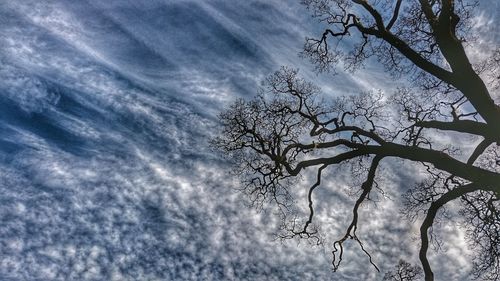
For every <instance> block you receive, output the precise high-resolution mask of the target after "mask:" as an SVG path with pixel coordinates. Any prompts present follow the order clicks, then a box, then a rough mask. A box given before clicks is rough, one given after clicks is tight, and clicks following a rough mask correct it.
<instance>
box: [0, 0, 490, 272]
mask: <svg viewBox="0 0 500 281" xmlns="http://www.w3.org/2000/svg"><path fill="white" fill-rule="evenodd" d="M491 5H493V6H495V5H496V4H491ZM496 7H498V5H496ZM493 10H495V9H493ZM482 16H483V19H484V20H485V22H486V23H487V22H488V21H492V20H493V18H494V16H495V14H494V13H492V12H491V10H490V12H485V13H484V14H482ZM496 16H498V13H497V14H496ZM486 25H487V24H486ZM318 31H319V27H318V26H317V25H316V23H315V22H314V21H313V20H312V19H311V18H310V17H309V16H308V14H307V11H306V10H305V9H304V7H302V6H301V5H299V4H298V1H278V0H272V1H263V0H248V1H224V0H218V1H217V0H207V1H201V0H200V1H187V0H179V1H170V0H163V1H160V0H148V1H129V0H108V1H92V0H79V1H70V0H54V1H52V0H47V1H40V0H12V1H10V0H6V1H1V3H0V42H1V44H0V132H1V134H0V182H1V185H0V202H1V204H0V219H1V220H0V221H1V223H0V279H1V280H380V279H381V277H382V275H383V274H377V273H376V272H375V270H374V269H373V268H371V267H369V266H367V264H368V261H367V259H366V257H364V256H363V255H361V253H359V251H358V250H357V249H356V247H354V246H353V247H352V248H351V249H348V253H346V256H345V264H344V268H342V269H341V271H340V272H338V273H335V274H333V273H332V272H331V266H330V262H331V254H330V250H331V249H330V248H329V246H328V244H327V245H326V246H325V247H324V248H322V247H311V246H310V245H308V243H307V242H306V241H302V242H301V243H300V244H298V243H297V241H287V242H284V243H280V242H277V241H274V236H273V233H274V230H275V228H276V225H277V221H276V220H277V217H276V216H275V215H273V210H272V208H269V209H265V210H263V211H261V212H258V211H257V210H255V209H254V208H252V207H249V206H248V202H247V201H245V198H243V197H242V196H241V194H239V193H238V192H237V191H236V189H237V187H238V181H237V179H234V178H231V176H230V175H229V173H228V172H227V171H228V169H229V167H228V166H227V163H224V162H223V161H222V160H221V159H220V157H219V156H218V155H216V154H214V153H213V152H212V151H211V150H210V149H209V148H208V142H207V140H208V139H209V138H210V137H212V136H214V134H215V133H216V131H217V128H218V127H217V126H218V123H217V117H216V116H217V114H218V112H220V111H221V110H223V109H224V108H225V107H226V106H228V105H229V104H230V103H231V102H232V101H234V100H235V99H236V98H240V97H242V98H247V99H249V98H251V97H252V96H254V95H255V94H256V93H257V91H258V89H259V87H260V86H261V85H262V81H263V79H264V78H265V77H266V76H267V75H269V74H270V73H272V72H273V71H275V70H277V69H278V68H279V67H280V66H282V65H290V66H293V67H298V68H300V69H301V73H302V74H303V75H304V76H306V77H308V78H310V79H314V80H316V81H317V82H318V83H319V84H320V85H322V86H323V87H324V88H325V89H326V95H331V96H337V95H340V94H354V93H356V92H359V91H363V90H367V89H370V88H375V89H383V90H384V89H390V88H391V87H393V86H394V85H395V84H394V83H393V82H392V81H391V80H390V79H389V78H388V76H385V75H384V74H383V73H381V72H380V69H379V68H377V66H376V65H375V64H374V65H371V64H368V65H367V67H366V69H365V70H362V71H360V72H359V73H357V74H356V76H352V75H350V74H347V73H344V72H341V73H340V74H339V76H337V77H336V78H335V80H333V79H332V78H331V76H328V75H320V76H316V74H314V73H313V72H312V67H311V66H310V65H309V64H308V62H307V61H305V60H302V59H301V58H299V57H298V55H297V54H298V53H299V52H300V50H301V47H302V45H303V42H304V37H306V36H312V35H317V34H318ZM494 31H495V32H496V33H497V34H498V29H496V30H494ZM491 37H494V36H491ZM484 38H485V39H484V40H485V42H486V43H488V42H489V41H488V40H490V39H488V38H489V36H485V37H484ZM476 55H477V56H480V55H481V54H476ZM388 169H389V171H390V173H388V174H391V175H392V177H391V182H390V183H387V184H388V186H392V187H394V190H396V191H397V190H398V189H399V188H401V186H402V185H403V184H400V183H402V182H403V181H402V179H404V178H405V175H404V174H405V172H404V171H397V170H390V169H391V167H388ZM305 178H306V180H307V176H306V177H305ZM301 184H305V185H307V182H306V183H301ZM299 186H300V184H299ZM322 192H323V193H322V196H321V197H322V198H324V200H323V201H321V202H320V203H318V204H319V205H318V206H319V208H320V209H319V210H320V211H319V213H318V214H319V218H320V219H322V220H323V221H324V226H323V231H324V233H325V235H326V236H327V240H328V239H334V238H338V237H339V235H340V234H341V231H343V229H344V228H345V226H346V222H347V219H348V218H349V217H348V214H349V213H350V207H347V208H342V206H349V202H352V201H353V200H354V199H353V198H352V197H349V196H348V195H347V194H346V192H345V188H342V187H339V186H336V185H335V184H334V183H333V182H332V183H326V184H325V188H324V190H323V191H322ZM390 193H391V192H390V191H389V194H390ZM394 193H395V194H396V192H394ZM393 199H394V200H384V201H383V202H380V203H379V206H378V207H377V208H375V206H367V207H366V213H365V214H364V215H365V217H364V220H365V224H364V226H363V227H362V228H364V230H365V231H366V233H373V234H376V235H373V237H366V239H367V241H368V243H369V245H371V250H372V252H374V257H375V258H376V260H375V261H376V262H377V263H378V264H379V266H380V268H381V269H382V271H386V270H387V269H389V268H391V267H392V266H393V265H395V264H396V263H397V261H398V259H400V258H405V259H407V260H409V261H416V255H415V245H413V244H415V243H414V240H412V239H414V238H415V233H414V229H413V228H414V226H413V225H411V224H409V223H408V222H406V221H404V220H403V218H401V219H400V220H398V219H397V220H394V219H393V218H392V219H391V218H384V216H383V213H384V212H397V210H398V208H400V205H399V203H398V199H399V198H398V197H395V198H393ZM298 200H300V199H298ZM334 200H335V201H334ZM331 202H337V203H336V205H335V207H334V208H332V203H331ZM443 229H444V230H443V231H444V233H445V234H446V235H450V237H451V238H450V240H451V241H452V243H450V244H451V245H447V249H448V251H443V252H441V253H440V254H438V255H436V256H433V257H432V259H431V261H433V262H436V263H440V264H444V265H445V266H444V268H443V269H441V271H440V274H443V275H442V276H449V277H450V278H452V279H453V278H455V279H456V280H459V279H460V278H461V276H465V274H466V273H467V270H468V269H469V268H467V266H469V265H468V264H467V261H466V258H464V256H466V254H467V250H466V249H463V247H460V243H461V242H460V241H461V240H460V238H461V237H460V235H461V234H460V233H459V232H456V231H454V230H449V229H447V228H446V227H443ZM455 239H456V241H458V242H456V244H454V242H453V241H455ZM412 245H413V246H412ZM457 245H458V246H457ZM348 247H349V245H348ZM457 268H458V269H457Z"/></svg>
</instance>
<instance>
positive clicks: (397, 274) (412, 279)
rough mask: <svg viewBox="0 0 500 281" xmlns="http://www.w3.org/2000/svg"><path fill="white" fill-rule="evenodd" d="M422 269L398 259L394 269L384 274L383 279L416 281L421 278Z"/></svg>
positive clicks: (385, 280) (386, 280)
mask: <svg viewBox="0 0 500 281" xmlns="http://www.w3.org/2000/svg"><path fill="white" fill-rule="evenodd" d="M421 276H422V269H421V268H420V267H417V266H412V265H411V264H409V263H408V262H406V261H404V260H400V261H399V263H398V265H397V266H396V269H395V270H394V271H391V272H387V273H386V274H385V275H384V281H417V280H421Z"/></svg>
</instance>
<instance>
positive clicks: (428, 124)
mask: <svg viewBox="0 0 500 281" xmlns="http://www.w3.org/2000/svg"><path fill="white" fill-rule="evenodd" d="M499 122H500V120H499ZM415 125H416V126H418V127H423V128H433V129H438V130H445V131H455V132H461V133H467V134H473V135H479V136H483V137H485V138H487V139H493V140H499V141H500V131H498V130H495V128H494V127H493V126H489V125H488V124H485V123H481V122H476V121H472V120H455V121H452V122H441V121H420V122H416V123H415Z"/></svg>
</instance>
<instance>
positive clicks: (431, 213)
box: [419, 183, 480, 281]
mask: <svg viewBox="0 0 500 281" xmlns="http://www.w3.org/2000/svg"><path fill="white" fill-rule="evenodd" d="M479 189H480V188H479V187H478V186H477V185H476V184H473V183H471V184H468V185H464V186H460V187H457V188H455V189H452V190H450V191H448V192H447V193H445V194H443V196H441V197H440V198H439V199H438V200H436V201H434V202H432V204H431V206H430V207H429V210H428V211H427V215H426V216H425V219H424V221H423V222H422V225H421V226H420V240H421V242H422V245H421V246H420V252H419V258H420V262H421V263H422V267H423V268H424V274H425V281H433V280H434V273H433V272H432V269H431V266H430V264H429V260H428V259H427V250H428V248H429V235H428V230H429V228H431V227H432V224H433V223H434V218H435V217H436V214H437V211H438V210H439V208H441V207H442V206H443V205H445V204H446V203H448V202H450V201H452V200H454V199H457V198H458V197H460V196H462V195H464V194H467V193H470V192H474V191H477V190H479Z"/></svg>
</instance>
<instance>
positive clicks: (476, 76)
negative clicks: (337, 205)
mask: <svg viewBox="0 0 500 281" xmlns="http://www.w3.org/2000/svg"><path fill="white" fill-rule="evenodd" d="M302 2H303V4H305V5H306V7H307V9H309V10H310V11H311V12H312V15H313V16H314V17H316V18H317V19H318V20H319V21H320V22H322V23H324V24H325V25H326V26H327V28H326V29H325V30H324V32H323V33H322V35H321V36H320V37H319V38H308V39H306V43H305V47H304V51H303V53H302V55H303V56H304V57H306V58H309V59H310V60H311V62H312V63H314V65H316V67H317V70H318V71H332V72H335V66H339V65H340V66H344V67H345V68H346V69H347V70H350V71H353V72H354V71H356V70H357V69H358V68H359V67H362V66H363V63H364V62H365V61H366V59H369V58H371V57H374V58H376V59H377V60H378V62H380V63H381V64H382V65H383V66H384V67H385V69H386V70H387V72H388V73H390V74H391V75H393V76H394V77H395V79H399V81H400V82H401V83H405V86H404V87H399V88H398V89H397V90H396V91H395V92H394V93H392V94H391V95H390V96H388V95H387V94H385V93H382V92H380V91H372V92H368V93H361V94H358V95H353V96H345V97H339V98H334V99H331V100H325V98H324V97H325V95H323V94H322V93H321V90H320V89H319V88H318V87H317V86H315V85H314V84H312V83H311V82H308V81H306V80H304V79H302V78H300V77H299V76H298V73H297V71H296V70H294V69H289V68H285V67H284V68H282V69H281V70H280V71H277V72H276V73H274V74H273V75H271V76H270V77H269V78H268V79H267V81H266V87H265V89H263V90H262V91H261V92H260V93H259V95H258V96H257V97H256V98H255V99H253V100H250V101H244V100H239V101H237V102H236V103H234V104H233V105H232V106H231V107H230V108H229V109H228V110H227V111H225V112H224V113H222V114H221V115H220V120H221V122H222V126H223V130H222V132H221V134H220V136H219V137H217V138H215V139H214V140H213V141H212V142H213V145H214V146H215V147H218V148H220V149H222V150H223V151H224V153H225V155H227V156H228V157H229V158H230V159H232V160H233V161H234V164H235V171H236V173H237V174H238V175H239V176H240V177H241V179H242V181H243V182H244V188H243V191H244V192H245V193H246V194H247V195H248V196H250V198H251V199H252V200H253V202H255V203H256V204H262V203H264V202H268V201H272V202H274V203H276V204H277V206H278V207H279V209H280V210H281V213H282V215H283V216H282V219H283V225H282V228H283V230H285V234H283V235H282V237H283V238H293V237H300V238H311V239H316V241H317V242H320V238H319V236H318V231H317V229H316V228H315V226H314V224H313V218H314V206H313V192H314V190H315V189H316V188H317V187H318V186H320V184H321V179H322V173H323V172H324V171H325V170H326V169H327V168H328V167H330V166H332V165H336V164H342V165H344V166H349V167H350V168H351V170H350V171H351V172H352V175H353V177H355V178H359V176H360V175H364V181H363V182H360V185H361V190H360V194H359V197H358V198H357V200H356V201H355V203H354V206H353V209H352V214H353V216H352V220H351V222H350V224H349V225H348V227H347V229H346V232H345V234H344V236H343V237H341V238H340V239H338V240H337V241H336V242H334V244H333V261H332V264H333V268H334V270H337V269H338V268H339V266H340V264H341V261H342V256H343V252H344V242H345V241H346V240H347V239H353V240H354V241H356V242H357V243H358V245H359V246H360V248H361V250H362V251H363V252H364V253H366V254H367V255H368V257H369V259H370V262H371V263H372V264H373V265H374V266H375V268H376V269H377V270H378V268H377V267H376V265H375V263H374V262H372V258H371V256H370V254H369V253H368V251H367V250H366V249H365V247H364V244H363V243H362V241H361V240H360V239H359V237H358V234H357V232H356V231H357V228H358V218H359V214H358V210H359V208H360V206H361V204H362V203H363V202H365V201H367V200H370V196H371V195H372V194H374V193H376V192H383V189H382V188H381V187H380V186H379V184H378V183H377V171H378V170H379V169H380V167H379V166H380V165H379V164H380V163H381V162H382V161H385V159H388V158H399V159H404V160H407V161H408V160H409V161H413V162H417V163H420V164H421V166H422V167H423V169H422V170H423V172H425V173H426V178H425V179H424V180H422V181H421V182H420V183H419V184H417V185H415V186H414V187H412V188H410V189H409V190H408V191H407V192H406V193H405V194H404V199H405V209H404V210H403V211H404V213H405V214H406V215H407V216H408V217H409V218H412V219H419V218H421V219H422V223H421V227H420V243H421V244H420V251H419V258H420V262H421V265H422V268H423V272H424V276H425V280H434V274H433V271H432V269H431V265H430V264H429V261H428V259H427V251H428V248H429V243H430V239H431V237H430V236H431V235H430V234H432V232H431V230H432V226H433V224H434V221H435V219H436V217H437V216H439V215H440V212H439V211H440V210H442V209H443V206H445V205H447V204H450V202H452V201H454V202H456V203H457V205H458V206H459V207H460V210H461V211H460V213H459V214H460V219H462V220H463V224H461V225H462V226H463V227H464V228H465V231H466V234H467V239H468V242H469V245H470V246H471V248H473V249H474V250H475V254H476V257H475V258H474V262H473V268H474V269H473V276H474V277H476V278H483V279H484V280H498V278H500V260H499V256H500V238H499V232H500V218H499V211H500V203H499V197H500V187H499V185H500V159H499V150H498V147H499V145H500V107H499V105H498V104H496V103H495V101H494V100H493V97H494V95H493V94H494V93H497V91H498V89H499V83H498V80H499V70H500V66H499V63H500V48H497V50H496V51H495V52H493V55H492V56H490V57H489V58H487V59H486V60H484V61H480V62H475V64H472V63H471V61H470V60H469V57H468V56H467V52H466V47H464V46H472V45H471V42H474V38H475V34H474V33H473V31H472V29H471V19H472V16H473V12H474V9H475V8H476V7H477V3H476V2H470V1H465V0H464V1H459V0H457V1H453V0H412V1H410V0H408V1H403V0H397V1H392V0H391V1H390V0H385V1H383V0H378V1H368V0H352V1H350V0H303V1H302ZM346 40H349V42H350V43H351V45H350V46H351V48H350V50H349V51H348V52H345V51H344V49H345V47H342V44H341V43H342V42H344V41H346ZM467 44H468V45H467ZM443 136H449V137H450V138H451V139H454V140H457V139H460V138H461V136H467V137H469V138H471V139H474V140H477V143H478V144H477V145H476V147H473V148H471V147H470V146H467V145H464V144H463V142H458V141H457V142H456V143H452V144H445V143H443V141H442V139H443ZM464 155H466V156H464ZM313 167H314V168H317V174H316V182H315V183H314V184H313V185H312V186H311V187H310V188H309V190H308V193H307V200H308V208H309V216H308V217H307V220H306V221H305V223H300V222H298V221H297V220H296V219H288V214H289V208H290V205H291V204H292V200H291V194H290V189H291V188H293V187H294V182H295V179H296V177H297V176H299V175H300V174H301V173H303V172H304V171H305V170H306V169H307V168H313ZM400 267H401V268H402V267H404V268H407V269H410V267H409V265H408V266H406V265H404V264H403V265H401V264H400ZM411 269H412V270H414V269H413V268H411ZM414 271H415V272H416V271H417V270H414ZM412 272H413V271H412Z"/></svg>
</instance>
